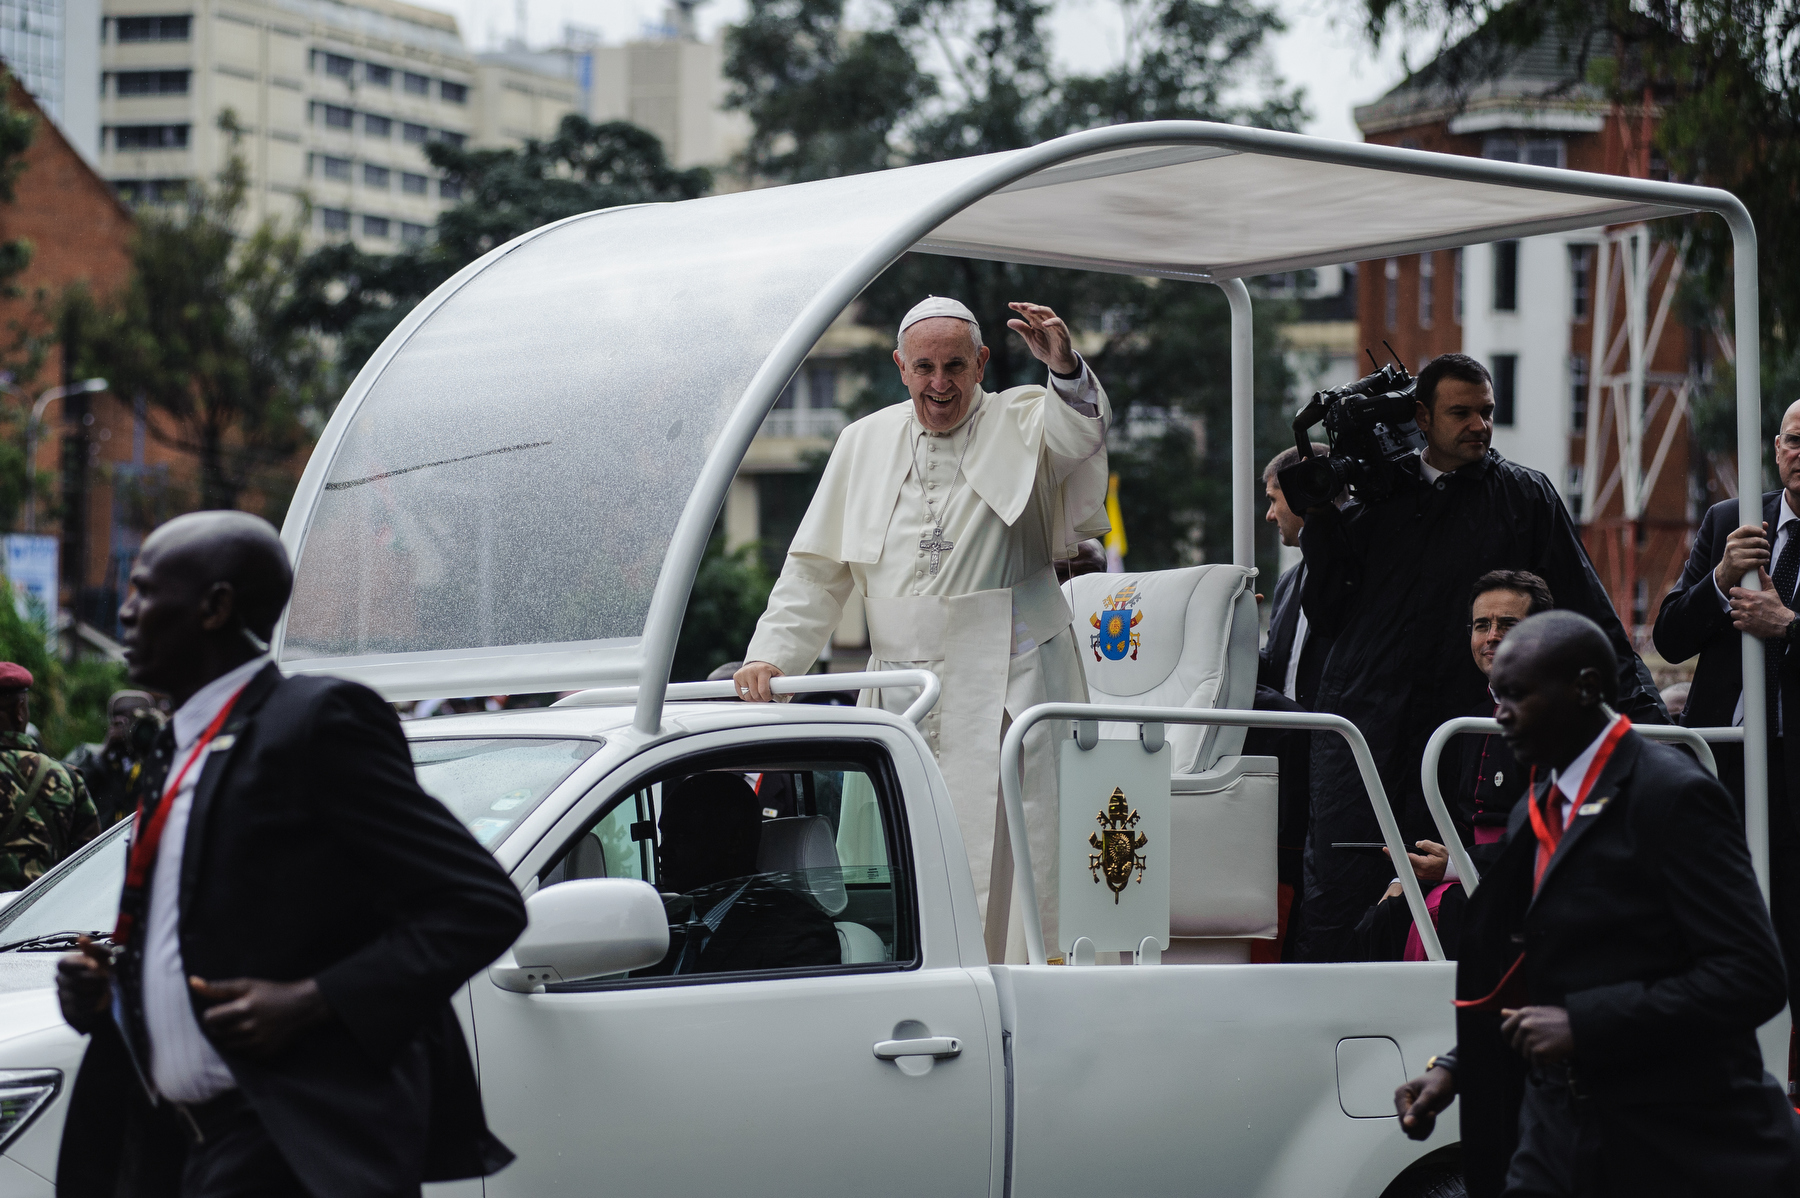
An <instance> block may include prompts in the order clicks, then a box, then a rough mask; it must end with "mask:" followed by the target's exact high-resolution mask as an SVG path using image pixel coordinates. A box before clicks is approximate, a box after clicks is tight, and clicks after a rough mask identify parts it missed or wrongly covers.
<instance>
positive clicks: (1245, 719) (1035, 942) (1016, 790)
mask: <svg viewBox="0 0 1800 1198" xmlns="http://www.w3.org/2000/svg"><path fill="white" fill-rule="evenodd" d="M1044 720H1107V721H1109V722H1113V723H1127V724H1137V725H1139V726H1140V728H1141V726H1142V725H1144V724H1223V725H1225V726H1227V727H1233V728H1311V729H1313V730H1315V731H1321V732H1335V733H1337V734H1338V735H1339V736H1341V737H1343V738H1344V739H1345V740H1346V741H1349V742H1350V752H1351V755H1352V756H1354V757H1355V758H1356V768H1357V771H1358V772H1359V773H1360V774H1361V775H1362V780H1363V785H1364V786H1365V787H1366V788H1367V789H1368V792H1369V803H1370V805H1371V806H1373V807H1374V808H1375V822H1376V823H1378V824H1380V825H1381V838H1382V840H1384V841H1386V842H1387V849H1388V853H1389V854H1390V855H1391V856H1392V857H1393V859H1394V860H1395V861H1404V860H1406V845H1405V844H1404V843H1403V842H1402V841H1401V839H1400V823H1399V821H1398V820H1396V819H1395V818H1394V809H1393V807H1392V806H1391V805H1390V804H1389V803H1388V798H1387V791H1386V790H1385V789H1384V788H1383V787H1382V785H1381V775H1380V774H1379V773H1378V772H1377V771H1376V769H1375V758H1374V756H1373V755H1372V754H1371V753H1370V752H1369V742H1368V741H1366V740H1364V739H1363V734H1362V729H1360V728H1358V727H1357V726H1356V725H1355V724H1352V723H1351V722H1350V721H1349V720H1347V719H1345V718H1344V717H1343V716H1341V715H1318V714H1314V713H1312V712H1292V711H1237V710H1233V709H1230V708H1214V709H1208V710H1196V709H1195V708H1192V707H1109V706H1102V705H1100V704H1095V703H1040V704H1038V705H1037V706H1036V707H1030V708H1027V709H1026V710H1024V711H1022V712H1020V713H1019V718H1018V719H1016V720H1014V721H1013V723H1012V727H1010V728H1008V729H1007V730H1006V737H1005V739H1004V740H1002V741H1001V742H1000V797H1001V799H1002V800H1003V801H1004V802H1005V803H1006V832H1007V841H1008V843H1009V844H1011V846H1012V855H1013V902H1014V903H1016V904H1017V905H1018V908H1019V911H1020V913H1021V914H1022V916H1023V920H1024V924H1025V955H1026V958H1027V959H1028V961H1029V963H1030V964H1032V965H1047V964H1049V960H1050V959H1049V957H1048V956H1046V955H1045V952H1044V921H1043V916H1042V914H1041V913H1040V911H1039V909H1038V903H1037V882H1036V880H1035V879H1034V878H1033V877H1032V873H1031V844H1030V842H1029V841H1028V840H1027V839H1026V836H1025V800H1024V797H1023V795H1021V793H1020V785H1021V783H1020V769H1019V766H1020V761H1019V758H1020V755H1021V754H1022V753H1023V751H1024V745H1025V734H1026V733H1027V732H1029V731H1031V729H1032V728H1033V727H1035V726H1036V725H1037V724H1040V723H1042V722H1043V721H1044ZM1140 734H1141V733H1140ZM1396 872H1397V873H1398V874H1399V875H1400V889H1401V890H1402V891H1403V892H1404V893H1405V894H1406V905H1407V908H1408V909H1409V910H1410V911H1411V912H1412V917H1413V926H1414V927H1416V928H1418V929H1419V940H1420V942H1421V943H1422V944H1423V945H1424V946H1425V956H1426V957H1427V958H1428V959H1430V960H1433V961H1442V960H1443V959H1444V949H1443V946H1442V945H1441V944H1439V943H1438V934H1437V925H1436V924H1435V923H1434V922H1432V919H1431V915H1430V913H1429V912H1428V911H1427V910H1426V908H1425V892H1424V890H1423V889H1421V888H1420V886H1419V880H1418V878H1416V877H1414V876H1413V872H1412V870H1410V869H1402V870H1398V871H1396Z"/></svg>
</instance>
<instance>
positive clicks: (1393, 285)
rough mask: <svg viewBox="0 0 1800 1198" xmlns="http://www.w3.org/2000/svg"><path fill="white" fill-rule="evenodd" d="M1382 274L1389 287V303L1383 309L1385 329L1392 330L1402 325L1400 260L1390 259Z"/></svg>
mask: <svg viewBox="0 0 1800 1198" xmlns="http://www.w3.org/2000/svg"><path fill="white" fill-rule="evenodd" d="M1382 274H1383V276H1384V278H1385V279H1386V287H1387V303H1386V304H1385V305H1384V307H1383V311H1384V312H1385V313H1386V318H1387V323H1386V325H1385V326H1384V327H1386V328H1390V329H1391V328H1393V327H1394V326H1396V325H1398V324H1399V323H1400V259H1398V258H1389V259H1388V260H1387V263H1386V265H1385V266H1384V267H1383V270H1382Z"/></svg>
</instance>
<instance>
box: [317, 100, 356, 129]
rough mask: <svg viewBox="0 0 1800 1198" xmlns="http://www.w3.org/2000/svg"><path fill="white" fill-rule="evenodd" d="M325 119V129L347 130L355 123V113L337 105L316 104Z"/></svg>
mask: <svg viewBox="0 0 1800 1198" xmlns="http://www.w3.org/2000/svg"><path fill="white" fill-rule="evenodd" d="M314 107H315V108H316V109H318V110H319V111H321V112H322V113H323V114H324V117H325V127H326V128H327V129H348V128H350V127H351V126H352V125H354V124H355V123H356V113H355V112H353V111H351V110H350V109H348V108H345V107H343V106H341V105H338V104H316V105H314Z"/></svg>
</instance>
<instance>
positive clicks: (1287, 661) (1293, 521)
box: [1256, 441, 1350, 711]
mask: <svg viewBox="0 0 1800 1198" xmlns="http://www.w3.org/2000/svg"><path fill="white" fill-rule="evenodd" d="M1312 451H1313V453H1314V454H1317V455H1319V456H1320V457H1323V456H1325V455H1327V454H1329V453H1330V452H1331V447H1330V446H1329V445H1321V444H1319V443H1318V442H1317V441H1315V442H1313V447H1312ZM1299 460H1300V451H1299V450H1297V449H1295V448H1293V447H1292V446H1289V447H1288V448H1287V449H1284V450H1282V451H1281V452H1280V453H1278V454H1276V455H1275V456H1274V457H1272V458H1270V459H1269V464H1268V465H1267V466H1264V467H1263V494H1264V495H1266V496H1268V499H1269V507H1268V510H1267V511H1266V512H1264V513H1263V519H1264V520H1266V521H1268V522H1269V523H1270V524H1273V525H1274V526H1275V532H1276V535H1277V536H1278V537H1280V539H1281V543H1282V544H1283V545H1286V546H1287V547H1288V548H1289V549H1298V548H1299V547H1300V529H1301V528H1302V527H1303V526H1304V525H1305V523H1306V517H1305V516H1304V515H1302V514H1301V513H1298V512H1296V511H1294V509H1293V508H1291V507H1289V506H1288V503H1287V497H1286V496H1285V495H1283V494H1282V491H1281V480H1280V479H1279V478H1277V477H1276V475H1277V474H1278V473H1279V472H1280V471H1282V470H1285V469H1286V468H1287V467H1289V466H1292V465H1293V464H1294V463H1295V462H1297V461H1299ZM1349 500H1350V496H1349V495H1348V494H1346V493H1344V492H1339V493H1338V496H1337V498H1336V499H1334V500H1332V502H1333V503H1334V504H1335V505H1338V506H1340V507H1341V506H1342V505H1343V504H1345V503H1347V502H1349ZM1305 585H1306V562H1305V560H1301V561H1300V562H1297V563H1296V564H1294V565H1293V566H1290V567H1289V568H1288V569H1286V570H1284V571H1282V574H1281V577H1280V578H1277V579H1276V580H1275V589H1274V591H1273V592H1272V593H1271V594H1270V606H1269V636H1268V639H1267V640H1266V641H1265V642H1264V643H1263V647H1262V653H1261V654H1260V657H1259V661H1258V663H1257V676H1256V681H1257V683H1258V684H1259V685H1261V686H1266V687H1268V688H1269V689H1270V690H1275V691H1280V692H1281V693H1282V694H1284V695H1286V696H1287V697H1288V698H1290V699H1292V700H1293V701H1294V702H1296V703H1298V704H1299V705H1300V706H1301V707H1302V708H1304V709H1305V710H1307V711H1311V710H1312V701H1313V692H1314V690H1315V689H1317V687H1318V685H1319V667H1320V666H1322V665H1323V664H1324V662H1325V655H1326V654H1327V653H1329V652H1330V650H1331V641H1330V639H1329V638H1326V637H1321V636H1315V635H1313V630H1312V629H1311V628H1310V627H1309V626H1308V624H1307V620H1306V612H1305V611H1304V610H1303V609H1302V608H1301V605H1300V593H1301V591H1302V590H1303V589H1304V588H1305ZM1296 649H1298V650H1299V656H1298V657H1295V650H1296Z"/></svg>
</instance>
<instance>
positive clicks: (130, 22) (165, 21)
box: [113, 16, 194, 42]
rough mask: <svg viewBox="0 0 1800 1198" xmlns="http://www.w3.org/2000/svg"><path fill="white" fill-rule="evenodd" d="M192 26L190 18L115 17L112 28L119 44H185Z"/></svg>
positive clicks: (192, 22)
mask: <svg viewBox="0 0 1800 1198" xmlns="http://www.w3.org/2000/svg"><path fill="white" fill-rule="evenodd" d="M193 25H194V18H193V17H191V16H180V17H116V18H114V25H113V28H114V30H115V31H116V33H117V35H118V39H119V40H120V41H121V42H185V41H187V40H188V37H189V36H190V33H191V31H192V29H193Z"/></svg>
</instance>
